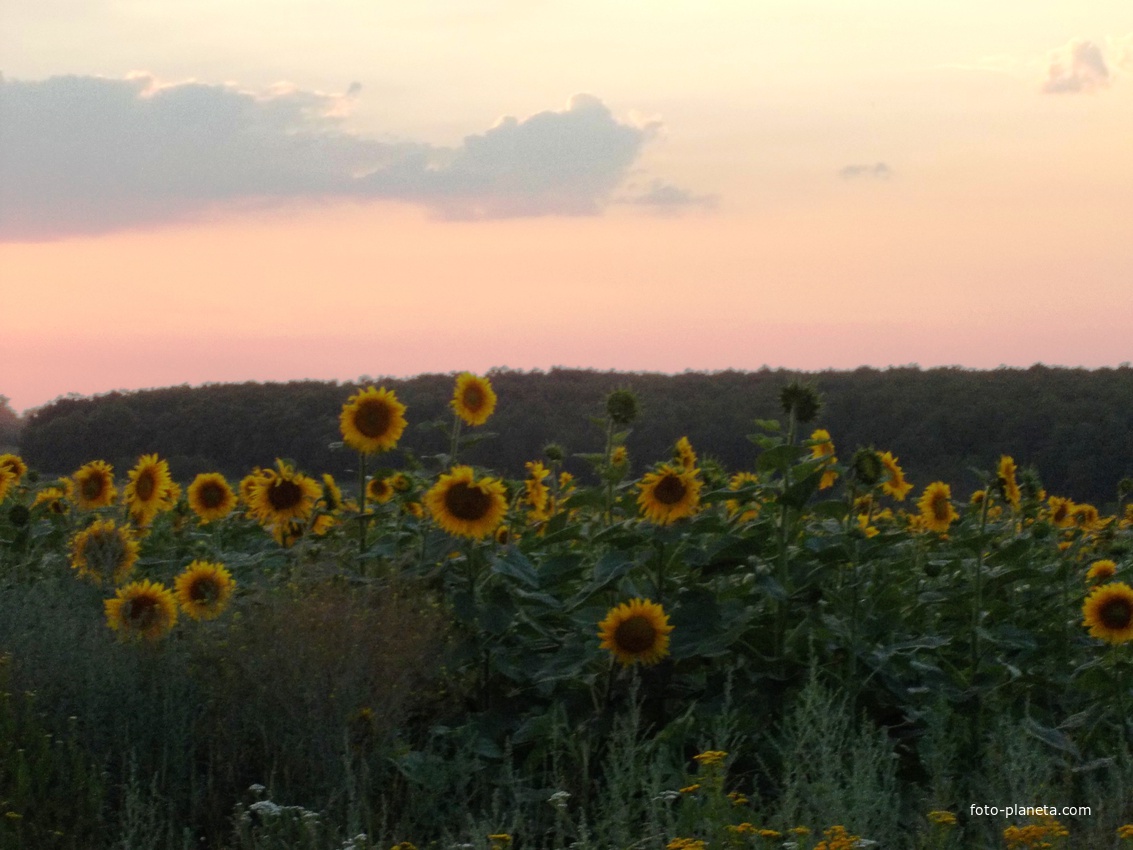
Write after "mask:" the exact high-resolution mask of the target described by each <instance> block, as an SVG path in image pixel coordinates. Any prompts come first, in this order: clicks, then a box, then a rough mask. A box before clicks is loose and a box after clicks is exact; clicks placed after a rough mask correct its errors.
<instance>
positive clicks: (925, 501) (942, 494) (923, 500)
mask: <svg viewBox="0 0 1133 850" xmlns="http://www.w3.org/2000/svg"><path fill="white" fill-rule="evenodd" d="M917 508H918V509H919V510H920V512H921V513H920V517H921V521H922V522H923V523H924V527H925V528H927V529H929V530H930V531H937V532H940V533H941V534H943V533H944V532H946V531H948V526H950V525H951V524H952V523H953V522H954V521H955V520H957V519H959V518H960V515H959V514H958V513H956V509H955V508H953V507H952V488H951V487H949V486H948V485H947V484H945V483H944V482H943V481H934V482H933V483H932V484H929V485H928V486H927V487H925V490H924V493H923V494H921V497H920V499H919V500H918V501H917Z"/></svg>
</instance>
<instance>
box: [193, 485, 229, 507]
mask: <svg viewBox="0 0 1133 850" xmlns="http://www.w3.org/2000/svg"><path fill="white" fill-rule="evenodd" d="M197 498H198V499H200V501H201V504H202V505H204V506H205V507H206V508H210V509H211V508H219V507H220V506H221V505H223V504H224V488H223V487H221V486H220V485H219V484H217V483H216V482H215V481H210V482H208V483H207V484H205V486H203V487H202V488H201V489H200V490H199V491H198V492H197Z"/></svg>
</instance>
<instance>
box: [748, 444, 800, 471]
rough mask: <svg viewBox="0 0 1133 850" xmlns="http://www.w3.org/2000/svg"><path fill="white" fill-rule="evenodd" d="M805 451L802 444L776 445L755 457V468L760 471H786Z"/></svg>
mask: <svg viewBox="0 0 1133 850" xmlns="http://www.w3.org/2000/svg"><path fill="white" fill-rule="evenodd" d="M806 453H807V450H806V449H804V448H803V447H802V446H786V445H777V446H775V447H774V448H771V449H768V450H767V451H765V452H763V453H762V454H760V456H759V457H758V458H756V460H755V468H756V469H757V470H759V471H760V472H786V471H787V470H788V469H790V468H791V467H792V466H794V465H795V464H796V463H797V462H798V460H799V458H801V457H802V456H803V455H805V454H806Z"/></svg>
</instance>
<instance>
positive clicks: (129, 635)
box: [103, 579, 177, 641]
mask: <svg viewBox="0 0 1133 850" xmlns="http://www.w3.org/2000/svg"><path fill="white" fill-rule="evenodd" d="M103 606H104V608H105V610H106V624H107V625H108V626H110V628H112V629H113V630H114V631H116V632H118V634H119V636H120V637H121V638H122V639H123V640H137V639H140V638H145V639H146V640H149V641H156V640H158V639H159V638H162V637H164V636H165V635H166V634H168V633H169V631H170V630H171V629H172V628H173V626H174V624H175V623H176V622H177V600H176V599H175V598H174V596H173V593H172V591H170V590H169V588H167V587H166V586H165V585H163V584H157V583H155V582H152V581H150V580H149V579H144V580H142V581H135V582H131V583H130V584H128V585H126V586H125V587H120V588H118V592H117V595H116V596H115V598H114V599H107V600H106V601H105V602H104V603H103Z"/></svg>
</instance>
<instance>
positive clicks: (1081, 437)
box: [17, 364, 1133, 507]
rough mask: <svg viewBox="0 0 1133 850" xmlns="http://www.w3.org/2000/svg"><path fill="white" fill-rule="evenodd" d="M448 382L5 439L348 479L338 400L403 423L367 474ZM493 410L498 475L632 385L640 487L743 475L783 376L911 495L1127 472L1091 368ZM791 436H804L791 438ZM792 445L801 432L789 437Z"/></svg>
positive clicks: (568, 377) (520, 392)
mask: <svg viewBox="0 0 1133 850" xmlns="http://www.w3.org/2000/svg"><path fill="white" fill-rule="evenodd" d="M453 377H454V376H452V375H439V374H429V375H419V376H417V377H413V378H405V379H375V380H373V381H370V380H363V381H359V382H353V383H338V382H328V381H292V382H289V383H254V382H249V383H242V384H206V385H204V386H200V387H189V386H179V387H169V388H165V389H153V390H139V391H135V392H112V393H107V394H104V395H99V396H95V397H78V396H68V397H64V398H60V399H57V400H55V401H53V402H51V403H49V404H47V405H45V406H43V407H40V408H38V409H36V410H34V411H32V412H30V413H29V414H28V415H26V416H25V417H24V419H23V421H22V423H21V425H22V429H21V430H20V432H19V433H18V436H17V439H18V444H19V449H20V451H21V453H22V454H23V456H24V458H25V460H27V462H28V463H29V464H30V465H31V466H32V467H33V468H36V469H38V470H41V471H42V472H43V473H45V474H67V473H70V472H72V471H74V470H75V469H77V468H78V467H79V466H81V465H82V464H83V463H86V462H87V461H90V460H93V459H99V458H101V459H104V460H107V461H109V462H111V463H113V464H114V466H115V469H116V471H117V472H118V473H119V474H124V473H125V471H126V470H127V469H129V468H130V467H131V466H132V465H133V464H134V463H135V461H136V460H137V458H138V456H139V455H141V454H148V453H151V452H156V453H158V454H160V455H161V456H162V457H164V458H167V459H168V460H169V462H170V466H171V469H172V471H173V472H174V474H175V476H176V477H177V478H178V479H179V480H183V481H185V480H188V479H191V478H192V476H194V475H195V474H197V473H199V472H206V471H220V472H223V473H225V474H226V475H229V476H231V477H234V478H239V477H242V476H243V475H245V474H246V473H247V472H248V470H249V469H251V468H252V467H253V466H268V465H270V464H271V463H272V462H273V461H274V460H275V458H277V457H283V458H289V459H291V460H293V461H295V462H296V463H297V464H298V465H299V466H300V467H301V468H303V469H305V470H308V471H310V472H332V473H334V474H336V475H338V476H343V475H350V474H351V473H352V471H353V470H354V469H355V468H356V457H355V456H354V454H353V453H352V452H350V451H348V450H344V449H342V448H341V446H339V445H337V443H338V442H339V441H340V439H341V436H340V433H339V429H338V414H339V410H340V409H341V406H342V404H343V402H345V401H346V399H347V398H348V397H349V396H350V395H351V394H352V393H353V392H355V391H356V390H357V389H359V388H360V387H362V386H366V385H368V384H369V383H374V384H375V385H381V386H386V387H388V388H390V389H392V390H394V391H395V392H396V393H397V395H398V397H399V398H400V399H401V401H402V402H403V403H405V404H406V405H407V406H408V412H407V418H408V419H409V422H410V425H409V428H408V429H407V430H406V432H405V435H404V436H403V438H402V441H401V444H400V445H399V447H398V449H397V450H395V451H394V452H391V453H389V454H388V455H383V456H381V458H380V460H379V463H380V464H381V465H383V466H385V467H390V468H393V467H400V466H403V465H405V464H407V463H412V462H413V458H419V457H422V456H425V455H429V454H434V453H440V452H443V451H445V450H446V448H447V445H448V444H447V438H446V437H445V435H444V432H443V429H441V428H438V427H436V424H435V423H436V422H438V421H445V420H449V419H451V416H452V414H451V411H450V410H449V407H448V402H449V399H450V398H451V395H452V389H453ZM490 377H491V380H492V384H493V386H494V387H495V390H496V392H497V394H498V395H499V405H498V407H497V409H496V413H495V415H494V416H493V417H492V418H491V419H490V420H489V421H488V423H487V424H486V425H484V426H483V427H482V428H480V429H475V430H478V431H484V432H488V436H487V437H486V439H484V440H482V441H480V442H479V443H477V444H476V445H474V446H472V447H471V448H469V449H468V450H467V451H466V452H464V453H463V454H462V457H461V459H462V460H466V461H468V462H471V463H476V464H480V465H483V466H488V467H492V468H494V469H496V470H499V471H500V472H502V473H504V474H506V475H508V476H511V477H521V476H522V475H523V469H524V463H525V462H526V461H529V460H534V459H538V458H540V457H542V454H543V450H544V448H545V446H546V445H547V444H548V443H557V444H559V445H561V446H562V447H563V448H564V450H565V452H566V454H567V462H566V468H568V469H571V470H572V471H575V472H577V473H579V474H583V473H584V472H585V470H586V469H587V466H586V464H585V463H584V462H582V461H581V460H579V459H578V458H577V457H575V455H577V454H583V453H587V452H596V451H600V450H601V449H602V447H603V445H604V434H603V432H602V430H601V429H600V428H599V427H597V426H596V425H595V424H594V422H593V421H592V417H594V416H601V415H602V414H603V411H604V400H605V397H606V395H607V394H609V393H610V392H611V391H612V390H614V389H618V388H628V389H631V390H633V391H634V392H635V393H636V394H637V396H638V398H639V399H640V416H639V418H638V420H637V421H636V422H635V423H634V424H633V426H632V428H633V430H632V433H631V434H630V436H629V438H628V441H627V448H628V450H629V452H630V457H631V461H632V463H633V467H632V468H633V470H634V472H635V473H637V474H640V473H641V472H642V471H643V470H644V469H645V468H646V467H647V466H648V465H650V464H652V463H653V462H654V461H656V460H661V459H665V458H667V457H668V456H669V454H670V451H671V448H672V445H673V443H674V442H675V441H676V440H677V439H678V438H679V437H681V436H687V437H688V438H689V439H690V441H691V442H692V444H693V446H694V447H695V448H696V450H697V451H698V453H700V454H701V456H702V457H708V458H711V459H713V460H715V461H717V462H719V464H721V465H722V466H723V467H724V468H725V469H727V470H729V471H736V470H741V469H750V468H752V466H753V462H754V459H755V456H756V453H757V450H756V447H755V446H754V445H753V444H752V442H751V441H750V440H749V439H748V438H747V435H748V434H751V433H752V432H753V431H755V426H754V420H756V419H769V418H776V417H778V416H780V415H781V408H780V403H779V393H780V391H781V390H782V388H783V387H784V386H785V385H786V384H787V383H789V382H791V381H793V380H803V381H806V382H809V383H811V384H813V385H814V386H815V387H816V388H817V389H818V391H819V393H820V394H821V397H822V400H823V406H822V409H821V411H820V413H819V415H818V418H817V419H816V420H815V421H814V422H813V423H812V424H810V425H808V426H807V427H808V428H813V427H822V428H825V429H827V430H828V431H829V432H830V434H831V435H832V437H833V439H834V442H835V446H836V448H837V451H838V455H839V457H840V458H842V459H844V460H849V458H850V456H851V455H852V453H853V451H854V449H855V448H856V447H859V446H873V447H875V448H877V449H878V450H882V451H884V450H888V451H891V452H893V453H894V454H895V455H896V456H897V457H898V458H899V460H900V463H901V465H902V467H903V468H904V469H905V472H906V474H907V477H908V478H909V480H910V481H912V482H913V483H914V484H915V485H916V486H917V490H918V491H919V490H920V488H922V487H924V486H925V485H927V484H928V483H930V482H932V481H936V480H943V481H947V482H950V483H951V484H952V485H953V488H954V492H956V493H957V494H958V495H960V496H966V494H967V493H968V492H970V491H971V490H973V489H976V488H977V487H978V486H980V485H979V474H980V472H981V471H985V472H986V471H987V470H992V469H994V467H995V464H996V462H997V461H998V459H999V456H1000V455H1001V454H1009V455H1011V456H1013V457H1014V458H1015V460H1016V462H1017V463H1018V464H1019V466H1020V467H1021V468H1026V467H1034V468H1035V469H1036V470H1037V471H1038V474H1039V476H1040V478H1041V481H1042V483H1043V485H1044V486H1045V488H1046V489H1047V490H1048V492H1050V493H1052V494H1057V495H1062V496H1067V497H1070V498H1072V499H1074V500H1076V501H1086V502H1091V503H1094V504H1096V505H1098V506H1099V507H1103V506H1105V505H1107V504H1108V505H1112V504H1113V503H1114V501H1115V499H1116V490H1117V484H1118V481H1119V480H1120V479H1122V478H1123V477H1128V476H1130V475H1133V368H1131V367H1130V366H1129V365H1128V364H1123V365H1122V366H1120V367H1118V368H1113V369H1110V368H1105V369H1096V370H1086V369H1068V368H1056V367H1047V366H1042V365H1036V366H1032V367H1030V368H1028V369H1008V368H1001V369H996V370H990V371H975V370H967V369H961V368H958V367H949V368H934V369H920V368H918V367H915V366H909V367H897V368H889V369H884V370H880V369H874V368H865V367H863V368H860V369H855V370H852V371H824V372H813V373H800V372H795V371H788V370H781V369H780V370H772V369H766V368H765V369H761V370H759V371H755V372H740V371H730V370H729V371H721V372H712V373H704V372H685V373H683V374H677V375H663V374H655V373H636V372H635V373H630V372H612V371H594V370H581V369H552V370H550V371H549V372H542V371H531V372H524V371H512V370H496V371H493V372H491V373H490ZM807 433H809V431H808V432H807ZM804 436H805V435H804Z"/></svg>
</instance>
